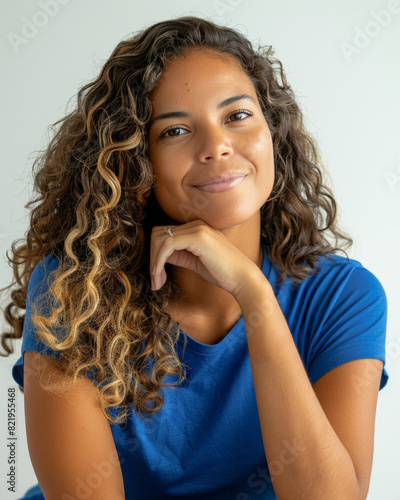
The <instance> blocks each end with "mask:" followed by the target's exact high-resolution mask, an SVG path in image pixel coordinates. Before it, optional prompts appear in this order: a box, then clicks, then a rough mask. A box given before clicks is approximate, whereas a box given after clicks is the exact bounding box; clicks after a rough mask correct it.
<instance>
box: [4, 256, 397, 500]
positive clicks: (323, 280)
mask: <svg viewBox="0 0 400 500" xmlns="http://www.w3.org/2000/svg"><path fill="white" fill-rule="evenodd" d="M329 257H330V258H331V259H333V260H328V259H326V258H325V257H320V258H319V259H318V261H317V268H318V271H319V272H314V273H313V274H312V275H311V276H309V277H308V278H306V279H305V280H303V281H302V282H301V283H300V284H299V285H296V284H294V283H293V281H292V280H291V279H290V278H289V277H288V278H286V280H285V281H284V282H283V283H282V284H281V285H278V286H276V284H275V282H276V280H277V278H278V277H279V275H278V273H277V272H276V270H275V269H274V268H273V267H272V265H271V263H270V260H269V258H268V255H267V253H266V251H265V250H264V259H263V265H262V271H263V273H264V275H265V276H266V278H267V279H268V281H269V282H270V283H271V285H272V287H273V290H274V292H275V296H276V298H277V300H278V302H279V305H280V307H281V309H282V312H283V313H284V315H285V318H286V321H287V323H288V326H289V328H290V331H291V333H292V335H293V338H294V341H295V344H296V346H297V349H298V351H299V354H300V356H301V358H302V360H303V363H304V366H305V368H306V370H307V373H308V375H309V378H310V381H311V383H312V384H314V382H316V381H317V380H318V379H319V378H320V377H322V376H323V375H324V374H325V373H327V372H328V371H329V370H332V369H333V368H335V367H336V366H338V365H341V364H343V363H346V362H348V361H352V360H355V359H360V358H376V359H381V360H382V361H383V362H385V335H386V318H387V299H386V294H385V291H384V289H383V287H382V285H381V283H380V282H379V280H378V279H377V278H376V277H375V275H374V274H372V273H371V272H370V271H368V270H367V269H366V268H364V267H363V266H362V264H361V263H360V262H358V261H356V260H353V259H350V260H348V259H347V258H346V257H343V256H339V255H335V254H329ZM44 264H45V269H46V270H48V271H51V270H52V269H55V267H56V266H57V264H58V261H57V259H56V258H55V257H53V256H52V255H48V256H47V257H46V258H45V259H44ZM43 276H44V267H43V261H42V262H41V263H40V264H38V265H37V266H36V268H35V269H34V271H33V273H32V276H31V279H30V281H29V287H28V297H29V298H30V299H31V300H34V294H35V293H37V290H39V288H38V287H37V284H38V283H39V282H40V281H41V280H42V278H43ZM43 283H46V280H44V281H43V282H42V285H43ZM35 289H36V292H35ZM31 292H33V295H32V297H31V296H30V294H31ZM185 336H186V338H187V345H186V349H185V351H184V356H183V357H182V348H183V340H184V337H185ZM26 350H39V351H43V350H44V345H43V344H41V343H35V335H34V333H33V328H32V322H31V321H30V306H29V301H27V311H26V318H25V324H24V330H23V341H22V349H21V354H22V356H21V357H20V358H19V360H18V361H17V362H16V363H15V365H14V367H13V369H12V375H13V378H14V380H15V381H16V382H17V383H18V384H19V385H20V386H21V387H22V386H23V353H24V352H25V351H26ZM45 352H47V353H48V354H51V351H48V350H46V351H45ZM177 352H178V354H179V357H180V359H183V362H184V363H185V365H186V366H187V367H188V368H187V381H185V382H184V383H183V384H182V385H180V386H177V387H175V388H174V389H172V388H171V389H169V388H168V389H164V394H165V404H164V406H163V408H162V409H161V410H160V411H159V412H158V413H156V414H155V415H154V416H152V417H150V420H149V422H145V421H143V420H141V419H139V418H137V417H135V416H134V415H135V414H134V413H132V415H131V416H130V417H129V419H128V422H127V423H126V424H120V425H115V424H110V425H111V430H112V434H113V437H114V441H115V446H116V449H117V452H118V456H119V459H120V463H121V468H122V474H123V478H124V485H125V498H126V500H154V499H157V500H169V499H171V500H172V499H181V500H183V499H189V498H190V499H196V500H228V499H229V500H249V499H257V500H260V499H276V496H275V494H274V491H273V486H272V482H271V476H270V475H269V471H268V467H267V462H266V457H265V452H264V447H263V440H262V434H261V427H260V421H259V416H258V411H257V402H256V396H255V391H254V383H253V377H252V371H251V365H250V358H249V351H248V346H247V338H246V331H245V324H244V320H243V316H242V317H241V318H240V319H239V321H238V322H237V323H236V324H235V325H234V326H233V328H232V329H231V330H230V331H229V332H228V334H227V335H226V336H225V337H224V338H223V339H222V340H221V341H220V342H219V343H218V344H214V345H208V344H202V343H200V342H198V341H196V340H194V339H193V338H191V337H190V336H189V335H187V334H186V333H185V332H183V331H182V330H181V332H180V340H179V342H178V346H177ZM170 377H171V378H170ZM176 377H177V376H167V377H166V379H165V382H166V383H167V382H168V381H172V380H174V381H176V380H177V378H176ZM387 380H388V374H387V372H386V369H385V368H383V370H382V376H381V382H380V389H382V388H383V387H384V386H385V385H386V383H387ZM272 478H273V474H272ZM29 495H31V496H29ZM24 498H34V499H35V500H36V499H37V500H39V499H40V500H43V499H44V497H43V495H42V493H41V491H40V488H39V485H37V486H35V487H33V488H31V489H30V490H29V492H27V493H26V496H25V497H24Z"/></svg>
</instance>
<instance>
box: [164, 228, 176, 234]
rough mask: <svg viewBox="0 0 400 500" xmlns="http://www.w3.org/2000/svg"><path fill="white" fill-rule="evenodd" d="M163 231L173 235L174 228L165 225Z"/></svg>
mask: <svg viewBox="0 0 400 500" xmlns="http://www.w3.org/2000/svg"><path fill="white" fill-rule="evenodd" d="M164 231H165V232H166V233H167V234H169V236H175V233H174V230H173V229H172V227H165V228H164Z"/></svg>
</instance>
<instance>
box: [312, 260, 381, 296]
mask: <svg viewBox="0 0 400 500" xmlns="http://www.w3.org/2000/svg"><path fill="white" fill-rule="evenodd" d="M316 267H317V272H316V274H315V275H312V276H310V277H309V278H307V279H306V280H305V282H306V283H305V284H307V280H310V284H311V283H312V281H313V280H315V281H318V282H319V283H320V284H321V286H322V288H323V289H326V288H327V287H329V288H330V289H334V290H335V292H336V294H337V295H345V296H347V295H349V294H355V295H357V296H360V295H362V296H367V295H368V296H371V295H373V296H377V297H382V298H384V299H385V301H386V293H385V290H384V288H383V286H382V283H381V282H380V280H379V279H378V277H377V276H376V275H375V274H374V273H373V272H372V271H371V270H370V269H368V268H367V267H365V266H364V265H363V264H362V263H361V262H360V261H358V260H356V259H350V258H347V257H344V256H342V255H337V254H327V256H321V257H320V258H319V259H318V260H317V262H316ZM310 278H311V279H310Z"/></svg>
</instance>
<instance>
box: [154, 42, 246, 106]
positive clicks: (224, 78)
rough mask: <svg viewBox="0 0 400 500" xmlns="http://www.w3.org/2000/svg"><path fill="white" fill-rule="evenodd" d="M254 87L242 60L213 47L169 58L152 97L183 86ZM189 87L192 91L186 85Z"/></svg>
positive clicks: (193, 87)
mask: <svg viewBox="0 0 400 500" xmlns="http://www.w3.org/2000/svg"><path fill="white" fill-rule="evenodd" d="M233 82H237V83H238V84H240V85H247V86H251V87H252V86H253V84H252V81H251V80H250V78H249V77H248V75H247V74H246V72H245V71H244V70H243V68H242V67H241V65H240V63H239V61H238V60H237V59H236V58H235V57H234V56H233V55H231V54H225V53H221V52H216V51H213V50H210V49H202V48H200V49H198V48H196V49H191V50H190V51H189V52H187V53H185V54H184V55H183V56H180V57H178V58H175V59H173V60H170V61H167V62H166V64H165V68H164V70H163V73H162V75H161V77H160V79H159V81H158V84H157V86H156V88H155V89H154V90H153V92H152V98H153V99H154V100H157V96H160V95H162V94H164V93H165V92H168V93H170V92H174V91H176V90H179V89H181V88H182V87H188V86H190V87H191V89H195V88H196V87H198V85H196V84H197V83H198V84H200V85H201V86H202V88H205V87H207V86H209V87H214V86H215V85H216V84H217V85H218V84H220V85H221V84H224V83H226V84H230V85H232V83H233ZM186 90H189V89H187V88H186Z"/></svg>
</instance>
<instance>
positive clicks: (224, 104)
mask: <svg viewBox="0 0 400 500" xmlns="http://www.w3.org/2000/svg"><path fill="white" fill-rule="evenodd" d="M242 99H250V100H251V101H253V103H254V104H256V102H255V100H254V99H253V97H251V96H250V95H248V94H238V95H234V96H232V97H228V98H227V99H224V100H223V101H222V102H220V103H219V104H218V105H217V109H222V108H226V107H227V106H229V105H230V104H233V103H234V102H236V101H241V100H242ZM190 116H191V115H190V113H187V112H186V111H169V112H168V113H161V114H160V115H158V116H156V117H155V118H153V120H151V121H150V122H149V124H148V128H150V127H151V126H152V125H154V124H155V123H156V122H159V121H161V120H166V119H167V118H190Z"/></svg>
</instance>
